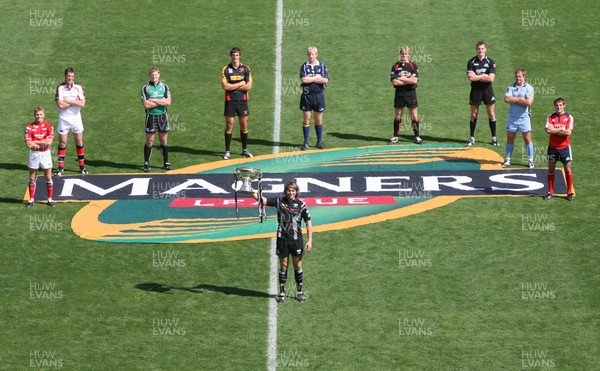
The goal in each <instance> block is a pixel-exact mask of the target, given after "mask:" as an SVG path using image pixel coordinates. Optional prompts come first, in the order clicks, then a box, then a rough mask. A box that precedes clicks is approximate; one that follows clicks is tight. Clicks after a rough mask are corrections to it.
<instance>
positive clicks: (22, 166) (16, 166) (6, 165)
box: [0, 162, 28, 171]
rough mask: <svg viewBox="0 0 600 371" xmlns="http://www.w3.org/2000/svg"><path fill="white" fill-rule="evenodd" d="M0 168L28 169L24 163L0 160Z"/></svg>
mask: <svg viewBox="0 0 600 371" xmlns="http://www.w3.org/2000/svg"><path fill="white" fill-rule="evenodd" d="M0 169H5V170H19V171H20V170H22V171H28V167H27V165H26V164H9V163H5V162H0Z"/></svg>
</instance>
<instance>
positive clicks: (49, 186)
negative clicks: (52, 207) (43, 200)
mask: <svg viewBox="0 0 600 371" xmlns="http://www.w3.org/2000/svg"><path fill="white" fill-rule="evenodd" d="M46 190H47V191H48V199H49V200H51V199H52V194H53V193H54V183H52V182H46Z"/></svg>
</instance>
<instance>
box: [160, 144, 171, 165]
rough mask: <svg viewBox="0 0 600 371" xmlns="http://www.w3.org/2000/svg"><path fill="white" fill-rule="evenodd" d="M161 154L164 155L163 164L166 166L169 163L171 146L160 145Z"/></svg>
mask: <svg viewBox="0 0 600 371" xmlns="http://www.w3.org/2000/svg"><path fill="white" fill-rule="evenodd" d="M160 152H161V153H162V155H163V162H164V163H165V164H166V163H167V162H169V146H168V145H166V144H161V145H160Z"/></svg>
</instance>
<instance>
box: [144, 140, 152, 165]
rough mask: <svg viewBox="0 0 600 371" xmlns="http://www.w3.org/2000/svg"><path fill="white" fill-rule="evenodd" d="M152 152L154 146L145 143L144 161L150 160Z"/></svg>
mask: <svg viewBox="0 0 600 371" xmlns="http://www.w3.org/2000/svg"><path fill="white" fill-rule="evenodd" d="M151 154H152V147H151V146H150V147H149V146H148V145H146V144H144V162H150V155H151Z"/></svg>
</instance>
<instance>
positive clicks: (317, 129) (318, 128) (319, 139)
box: [315, 123, 323, 142]
mask: <svg viewBox="0 0 600 371" xmlns="http://www.w3.org/2000/svg"><path fill="white" fill-rule="evenodd" d="M315 132H316V133H317V142H322V141H323V140H322V139H323V124H322V123H321V124H315Z"/></svg>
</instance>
